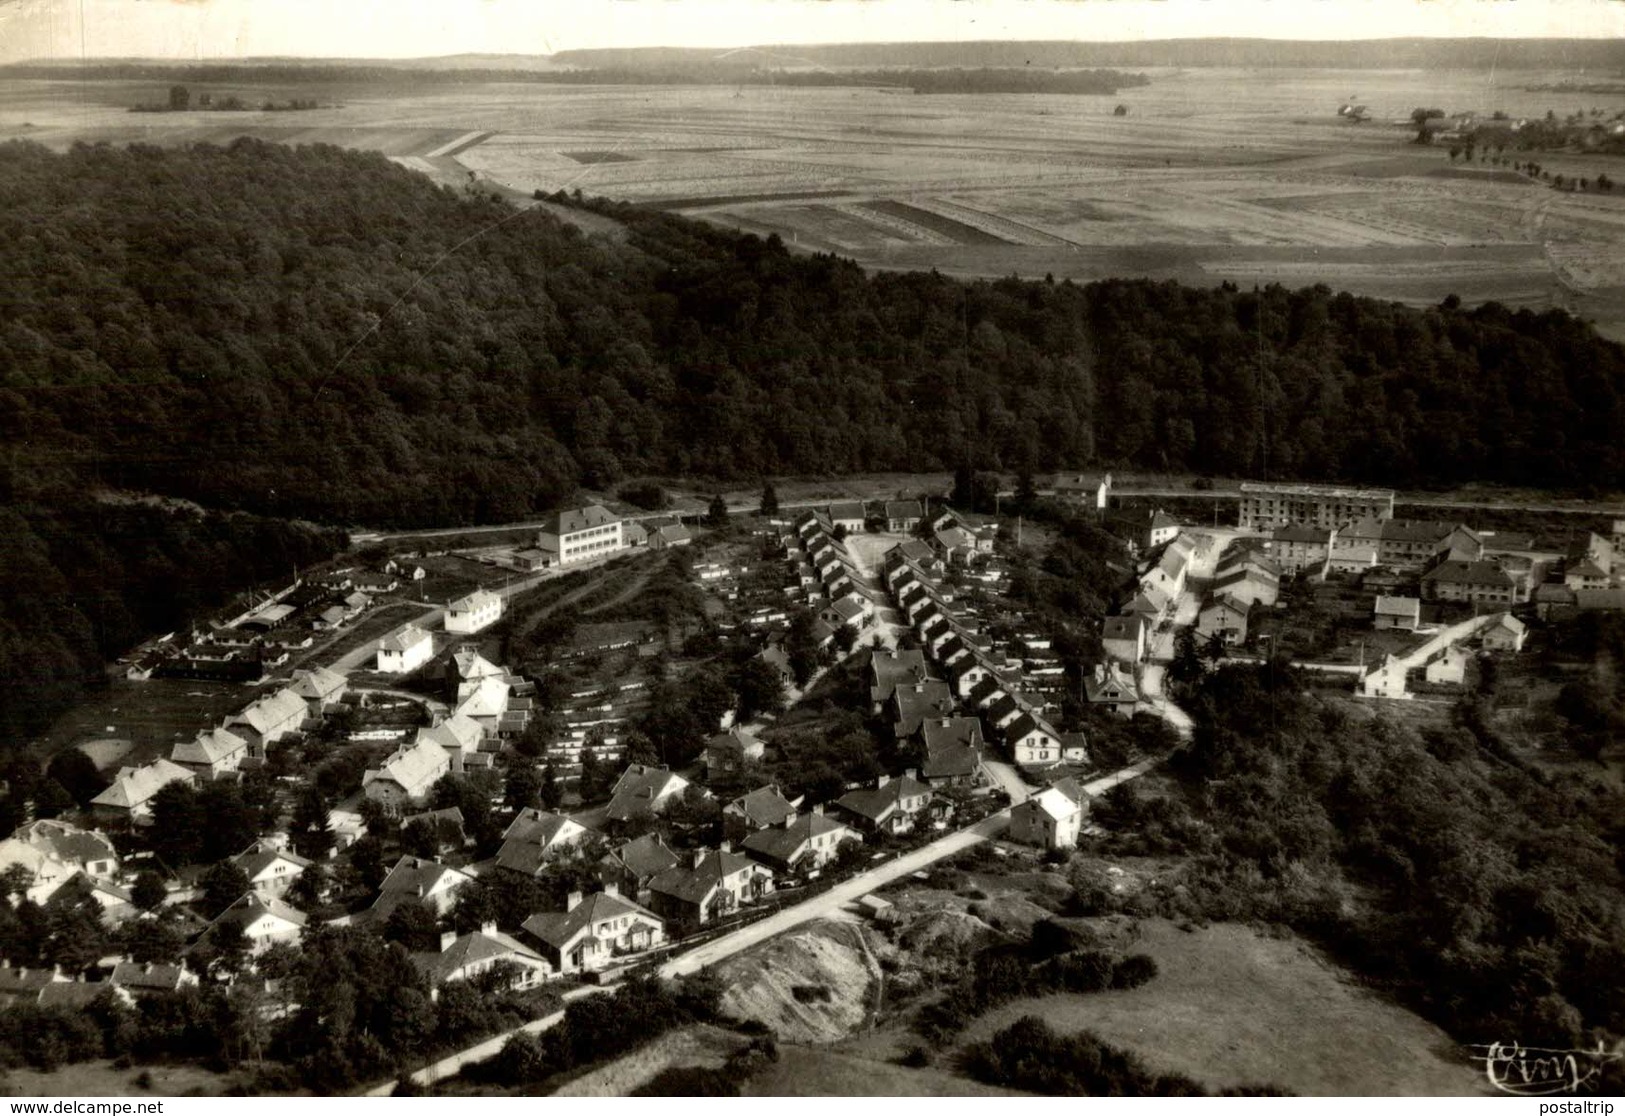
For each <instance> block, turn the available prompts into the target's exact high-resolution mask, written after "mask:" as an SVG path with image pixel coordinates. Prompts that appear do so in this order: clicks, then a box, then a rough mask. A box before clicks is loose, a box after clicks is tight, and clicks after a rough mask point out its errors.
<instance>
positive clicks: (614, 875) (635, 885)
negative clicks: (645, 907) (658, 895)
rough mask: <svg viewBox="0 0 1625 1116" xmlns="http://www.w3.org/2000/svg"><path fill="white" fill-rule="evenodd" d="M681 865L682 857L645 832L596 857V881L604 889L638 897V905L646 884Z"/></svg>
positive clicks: (652, 834) (646, 887)
mask: <svg viewBox="0 0 1625 1116" xmlns="http://www.w3.org/2000/svg"><path fill="white" fill-rule="evenodd" d="M681 862H682V858H681V857H679V856H678V855H677V854H676V853H674V852H672V851H671V849H669V848H667V847H666V842H665V841H663V840H661V838H660V836H659V835H658V834H655V833H646V834H644V835H643V836H642V837H639V838H636V839H635V840H632V841H628V842H626V843H625V844H624V845H620V846H617V847H616V848H614V849H611V850H610V851H609V852H607V853H605V854H604V855H603V856H602V857H600V858H599V860H598V880H599V882H600V883H602V884H603V885H604V886H605V887H610V886H614V887H616V888H618V889H619V893H620V894H622V895H635V896H638V897H639V902H642V896H643V894H644V893H645V892H646V891H648V890H649V881H650V880H653V879H654V878H655V877H656V876H658V875H660V873H662V872H665V871H667V870H669V869H672V868H675V867H677V866H678V864H680V863H681Z"/></svg>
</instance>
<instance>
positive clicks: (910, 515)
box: [886, 500, 925, 535]
mask: <svg viewBox="0 0 1625 1116" xmlns="http://www.w3.org/2000/svg"><path fill="white" fill-rule="evenodd" d="M924 515H925V513H924V512H923V511H921V510H920V502H919V501H918V500H888V501H886V530H888V531H890V532H891V533H892V534H894V535H906V534H909V533H910V532H912V531H913V530H914V528H916V527H918V526H919V525H920V519H921V518H922V517H923V516H924Z"/></svg>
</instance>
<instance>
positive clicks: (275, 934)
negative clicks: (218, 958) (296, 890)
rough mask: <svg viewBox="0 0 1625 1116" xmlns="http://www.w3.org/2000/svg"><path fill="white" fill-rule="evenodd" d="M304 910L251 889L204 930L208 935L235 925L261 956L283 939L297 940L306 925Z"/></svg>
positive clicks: (252, 952) (288, 940) (253, 949)
mask: <svg viewBox="0 0 1625 1116" xmlns="http://www.w3.org/2000/svg"><path fill="white" fill-rule="evenodd" d="M306 921H307V919H306V917H305V912H303V911H301V910H298V909H296V908H294V907H291V906H289V905H288V904H287V903H284V902H283V901H282V900H280V899H277V898H275V897H274V896H267V895H256V894H255V893H254V892H252V891H250V892H248V893H247V894H245V895H244V896H243V897H242V898H241V899H239V900H237V901H236V902H235V903H233V904H232V905H231V906H229V907H227V908H226V909H225V910H224V911H222V912H221V913H220V915H219V917H217V918H216V919H215V920H214V921H213V922H211V923H209V927H208V929H207V930H205V931H204V936H205V937H208V936H210V935H212V934H214V933H216V932H218V931H219V930H220V929H221V928H222V927H225V926H234V927H236V928H237V930H239V931H241V933H242V936H243V940H244V941H245V942H247V943H248V951H249V952H250V953H251V954H253V955H255V956H258V955H260V954H262V953H264V952H265V951H266V950H268V949H270V948H271V947H272V946H273V945H276V944H278V943H280V942H289V943H291V942H297V941H298V940H299V935H300V933H301V932H303V930H304V928H305V923H306Z"/></svg>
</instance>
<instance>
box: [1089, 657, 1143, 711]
mask: <svg viewBox="0 0 1625 1116" xmlns="http://www.w3.org/2000/svg"><path fill="white" fill-rule="evenodd" d="M1083 688H1084V693H1085V694H1086V696H1087V697H1088V699H1089V700H1090V701H1112V702H1129V701H1138V700H1139V699H1140V690H1139V687H1138V686H1136V685H1135V683H1134V676H1133V675H1132V674H1130V673H1128V672H1127V671H1125V670H1123V668H1122V667H1120V666H1119V665H1118V664H1117V663H1107V664H1106V666H1105V669H1104V670H1102V671H1100V672H1099V674H1094V673H1091V674H1087V675H1085V676H1084V679H1083Z"/></svg>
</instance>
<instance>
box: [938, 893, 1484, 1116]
mask: <svg viewBox="0 0 1625 1116" xmlns="http://www.w3.org/2000/svg"><path fill="white" fill-rule="evenodd" d="M1141 932H1142V936H1141V939H1140V940H1139V941H1138V942H1136V943H1135V945H1134V947H1133V952H1143V953H1148V954H1150V955H1151V956H1152V957H1153V958H1155V959H1156V962H1157V967H1158V974H1157V976H1156V977H1155V978H1154V979H1152V980H1151V981H1150V983H1148V984H1145V985H1143V986H1141V987H1140V988H1136V989H1134V990H1132V991H1124V992H1101V993H1096V994H1093V995H1087V996H1083V995H1054V996H1041V997H1035V998H1029V999H1024V1000H1018V1001H1016V1002H1015V1003H1012V1004H1009V1005H1006V1006H1005V1007H1002V1008H999V1009H998V1010H997V1011H994V1012H991V1013H989V1014H988V1015H986V1016H984V1017H983V1018H981V1019H979V1020H978V1021H977V1022H976V1023H974V1024H973V1025H972V1026H971V1027H970V1028H969V1029H968V1030H967V1031H966V1032H965V1035H964V1037H963V1040H962V1041H963V1043H964V1044H965V1045H969V1044H970V1043H973V1042H979V1041H981V1040H983V1039H985V1038H987V1037H989V1036H990V1035H992V1034H993V1033H994V1032H995V1031H997V1030H999V1029H1000V1028H1002V1027H1006V1026H1008V1025H1009V1024H1011V1023H1013V1022H1015V1021H1016V1020H1017V1019H1019V1018H1020V1017H1022V1016H1023V1015H1037V1016H1040V1017H1041V1018H1043V1019H1045V1020H1046V1021H1047V1022H1049V1023H1050V1025H1051V1026H1054V1027H1055V1028H1057V1029H1058V1030H1061V1031H1069V1032H1070V1031H1078V1030H1089V1031H1093V1032H1094V1033H1095V1034H1096V1035H1098V1036H1099V1037H1100V1038H1102V1039H1104V1040H1105V1041H1106V1042H1109V1043H1112V1044H1113V1045H1116V1046H1121V1047H1124V1048H1126V1049H1129V1050H1132V1051H1133V1052H1135V1053H1136V1054H1138V1055H1139V1056H1140V1057H1141V1058H1143V1059H1144V1060H1145V1061H1146V1062H1147V1064H1148V1065H1150V1066H1151V1067H1152V1068H1153V1069H1155V1070H1161V1071H1164V1072H1167V1071H1174V1072H1179V1073H1184V1074H1188V1075H1189V1076H1191V1077H1194V1078H1195V1079H1196V1080H1198V1081H1200V1082H1201V1083H1202V1084H1204V1085H1206V1086H1207V1087H1208V1088H1210V1089H1222V1088H1225V1087H1228V1086H1235V1085H1242V1084H1248V1083H1251V1084H1271V1085H1277V1086H1280V1087H1282V1088H1285V1089H1290V1090H1292V1091H1293V1092H1295V1093H1299V1094H1301V1095H1304V1096H1476V1095H1479V1094H1482V1093H1486V1092H1488V1091H1489V1086H1488V1085H1487V1084H1486V1083H1485V1082H1484V1079H1483V1077H1482V1075H1481V1074H1480V1073H1479V1072H1478V1070H1477V1069H1475V1068H1474V1066H1473V1064H1472V1063H1471V1062H1468V1061H1467V1060H1466V1058H1465V1054H1466V1053H1467V1052H1466V1051H1463V1050H1462V1049H1461V1048H1459V1047H1457V1046H1456V1045H1455V1044H1454V1043H1452V1042H1451V1040H1450V1039H1449V1037H1448V1036H1446V1035H1445V1033H1444V1032H1443V1031H1441V1030H1439V1029H1438V1028H1437V1027H1434V1026H1433V1025H1432V1024H1430V1023H1427V1022H1424V1021H1423V1020H1422V1019H1420V1018H1418V1017H1417V1016H1415V1015H1413V1014H1411V1013H1410V1012H1408V1011H1406V1010H1405V1009H1403V1008H1401V1007H1398V1006H1396V1005H1394V1004H1390V1003H1388V1002H1386V1001H1384V1000H1381V999H1379V998H1377V997H1376V996H1374V995H1372V994H1371V993H1369V992H1366V991H1364V990H1362V989H1360V988H1359V987H1357V986H1355V985H1353V984H1352V983H1351V982H1350V980H1349V978H1348V977H1347V976H1346V975H1345V974H1344V973H1343V972H1342V971H1341V970H1339V969H1338V968H1337V967H1336V966H1334V965H1333V964H1331V963H1330V962H1329V961H1327V960H1326V959H1325V958H1324V957H1322V956H1321V955H1320V954H1319V952H1318V951H1316V950H1315V949H1314V948H1313V947H1312V946H1310V945H1308V944H1307V943H1305V942H1303V941H1302V940H1301V939H1298V938H1296V937H1294V936H1291V935H1286V936H1283V937H1279V938H1274V937H1266V936H1264V935H1263V934H1261V933H1259V932H1258V931H1256V930H1253V929H1250V928H1248V927H1244V926H1239V925H1234V924H1220V925H1215V926H1209V927H1207V928H1205V929H1201V930H1195V931H1188V932H1187V931H1182V930H1180V929H1178V928H1176V927H1175V926H1174V925H1173V924H1172V923H1169V922H1166V921H1164V920H1161V919H1151V920H1147V921H1145V922H1143V923H1142V924H1141ZM1486 1041H1489V1040H1488V1039H1486Z"/></svg>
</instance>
